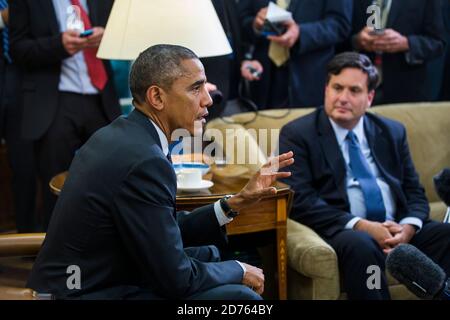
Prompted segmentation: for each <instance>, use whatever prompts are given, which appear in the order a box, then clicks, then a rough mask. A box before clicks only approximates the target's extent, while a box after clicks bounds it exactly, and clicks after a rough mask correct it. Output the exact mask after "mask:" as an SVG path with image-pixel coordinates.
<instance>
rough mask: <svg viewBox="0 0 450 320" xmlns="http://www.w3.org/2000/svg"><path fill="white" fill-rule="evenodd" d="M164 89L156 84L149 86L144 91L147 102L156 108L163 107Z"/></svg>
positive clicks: (160, 108)
mask: <svg viewBox="0 0 450 320" xmlns="http://www.w3.org/2000/svg"><path fill="white" fill-rule="evenodd" d="M164 94H165V93H164V90H163V89H162V88H160V87H158V86H151V87H149V88H148V89H147V91H146V92H145V99H146V100H147V103H148V104H149V105H150V106H152V107H154V108H155V109H156V110H159V111H161V110H162V109H164Z"/></svg>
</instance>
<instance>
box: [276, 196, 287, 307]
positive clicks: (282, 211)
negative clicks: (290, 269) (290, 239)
mask: <svg viewBox="0 0 450 320" xmlns="http://www.w3.org/2000/svg"><path fill="white" fill-rule="evenodd" d="M286 210H287V209H286V199H278V202H277V222H278V225H277V260H278V298H279V299H280V300H286V299H287V283H286V274H287V270H286V268H287V257H286V232H287V228H286V219H287V216H286V215H287V212H286Z"/></svg>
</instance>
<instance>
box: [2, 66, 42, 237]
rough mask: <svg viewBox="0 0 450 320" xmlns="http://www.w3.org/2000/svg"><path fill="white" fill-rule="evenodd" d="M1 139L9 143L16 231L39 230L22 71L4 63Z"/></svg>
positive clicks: (8, 154)
mask: <svg viewBox="0 0 450 320" xmlns="http://www.w3.org/2000/svg"><path fill="white" fill-rule="evenodd" d="M0 79H1V80H0V113H1V115H0V139H1V138H2V137H3V138H4V139H5V142H6V148H7V157H8V162H9V165H10V167H11V171H12V194H13V198H14V212H15V217H16V229H17V231H18V232H20V233H26V232H35V231H37V224H36V221H37V219H36V186H37V178H36V170H35V165H34V155H33V143H32V141H27V140H24V139H23V138H22V136H21V132H20V128H21V121H22V108H21V104H20V102H19V96H20V94H19V93H20V81H21V78H20V72H19V70H18V68H17V67H16V66H14V65H10V64H6V63H5V61H4V60H3V59H2V61H1V62H0Z"/></svg>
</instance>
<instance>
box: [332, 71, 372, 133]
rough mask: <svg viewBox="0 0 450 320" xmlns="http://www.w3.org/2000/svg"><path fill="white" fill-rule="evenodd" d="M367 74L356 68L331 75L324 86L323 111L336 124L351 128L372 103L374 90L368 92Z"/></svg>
mask: <svg viewBox="0 0 450 320" xmlns="http://www.w3.org/2000/svg"><path fill="white" fill-rule="evenodd" d="M367 81H368V76H367V74H365V73H364V72H363V71H362V70H360V69H357V68H345V69H343V70H342V71H341V73H340V74H338V75H332V76H331V78H330V81H329V82H328V84H327V86H326V87H325V112H326V113H327V115H328V116H329V117H330V118H331V119H332V120H334V122H336V123H337V124H338V125H340V126H341V127H343V128H346V129H349V130H351V129H353V128H354V127H355V126H356V124H357V123H358V121H359V119H360V118H361V117H362V116H363V115H364V113H365V112H366V110H367V109H369V108H370V105H371V104H372V100H373V97H374V95H375V91H374V90H372V91H371V92H368V89H367Z"/></svg>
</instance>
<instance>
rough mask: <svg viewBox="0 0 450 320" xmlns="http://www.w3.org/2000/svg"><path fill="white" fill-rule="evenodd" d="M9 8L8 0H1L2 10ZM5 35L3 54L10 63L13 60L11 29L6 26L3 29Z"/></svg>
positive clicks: (0, 8)
mask: <svg viewBox="0 0 450 320" xmlns="http://www.w3.org/2000/svg"><path fill="white" fill-rule="evenodd" d="M6 8H8V2H7V1H6V0H0V10H4V9H6ZM2 36H3V41H2V42H3V43H2V44H3V46H2V47H3V56H4V57H5V59H6V61H7V62H8V63H11V62H12V59H11V56H10V55H9V30H8V27H7V26H5V27H4V28H3V30H2Z"/></svg>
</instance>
